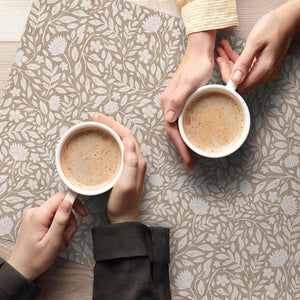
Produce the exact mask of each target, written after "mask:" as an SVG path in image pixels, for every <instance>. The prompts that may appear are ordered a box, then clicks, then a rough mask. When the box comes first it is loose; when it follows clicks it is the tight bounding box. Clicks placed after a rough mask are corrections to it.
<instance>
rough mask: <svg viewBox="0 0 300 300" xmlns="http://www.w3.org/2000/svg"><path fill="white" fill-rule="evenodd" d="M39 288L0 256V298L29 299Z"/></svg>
mask: <svg viewBox="0 0 300 300" xmlns="http://www.w3.org/2000/svg"><path fill="white" fill-rule="evenodd" d="M39 292H40V288H39V287H38V286H37V285H36V284H34V283H33V282H32V281H30V280H28V279H27V278H25V277H24V276H23V275H22V274H21V273H19V272H18V271H17V270H16V269H15V268H13V267H12V266H11V265H10V264H9V263H8V262H6V261H5V260H4V259H3V258H1V257H0V299H1V300H2V299H3V300H20V299H22V300H31V299H34V298H35V297H36V296H37V294H38V293H39Z"/></svg>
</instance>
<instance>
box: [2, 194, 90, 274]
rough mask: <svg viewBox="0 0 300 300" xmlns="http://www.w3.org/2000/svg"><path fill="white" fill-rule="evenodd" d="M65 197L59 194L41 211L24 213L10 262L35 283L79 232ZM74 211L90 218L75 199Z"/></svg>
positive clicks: (37, 208) (70, 205)
mask: <svg viewBox="0 0 300 300" xmlns="http://www.w3.org/2000/svg"><path fill="white" fill-rule="evenodd" d="M65 195H66V193H65V192H58V193H57V194H55V195H54V196H52V197H51V198H50V199H49V200H48V201H46V202H45V203H44V204H42V205H41V206H40V207H36V208H30V209H28V210H27V211H26V212H25V215H24V218H23V221H22V225H21V229H20V232H19V236H18V238H17V241H16V244H15V247H14V249H13V252H12V254H11V257H10V258H9V260H8V263H9V264H11V265H12V266H13V267H14V268H15V269H16V270H17V271H19V272H20V273H21V274H22V275H23V276H24V277H26V278H27V279H29V280H34V279H35V278H36V277H38V276H39V275H40V274H41V273H43V272H44V271H46V270H47V269H48V268H49V267H50V266H51V265H52V263H53V262H54V260H55V258H56V256H57V254H58V252H59V250H60V251H61V252H65V251H66V249H67V247H68V244H69V242H70V240H71V239H72V237H73V235H74V233H75V232H76V230H77V224H76V220H75V217H74V215H73V213H72V204H71V203H70V201H68V200H65V201H64V197H65ZM73 208H74V210H75V211H76V212H77V213H78V214H79V215H80V216H82V217H85V216H86V215H87V213H86V210H85V208H84V207H83V205H82V204H81V202H80V201H79V200H78V199H76V201H75V202H74V205H73Z"/></svg>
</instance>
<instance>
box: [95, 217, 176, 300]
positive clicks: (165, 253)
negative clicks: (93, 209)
mask: <svg viewBox="0 0 300 300" xmlns="http://www.w3.org/2000/svg"><path fill="white" fill-rule="evenodd" d="M92 235H93V243H94V256H95V260H96V264H95V268H94V290H93V299H94V300H98V299H101V300H106V299H107V300H111V299H114V300H144V299H145V300H146V299H147V300H148V299H149V300H150V299H151V300H156V299H157V300H169V299H171V294H170V282H169V266H168V265H169V229H168V228H161V227H147V226H145V225H143V224H141V223H136V222H126V223H118V224H110V225H104V226H100V227H96V228H93V229H92Z"/></svg>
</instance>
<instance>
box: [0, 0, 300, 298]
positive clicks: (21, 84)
mask: <svg viewBox="0 0 300 300" xmlns="http://www.w3.org/2000/svg"><path fill="white" fill-rule="evenodd" d="M222 36H224V35H219V37H222ZM226 38H228V39H229V40H230V42H231V44H232V45H233V46H234V48H235V49H236V50H238V51H241V49H242V47H243V42H242V41H241V40H238V39H236V38H233V37H230V36H226ZM185 44H186V38H185V34H184V27H183V24H182V22H181V20H179V19H177V18H174V17H170V16H167V15H164V14H161V13H158V12H154V11H152V10H149V9H146V8H142V7H140V6H137V5H133V4H131V3H127V2H124V1H120V0H119V1H117V0H116V1H112V0H106V1H91V0H82V1H79V0H74V1H66V0H48V1H41V0H35V1H34V3H33V7H32V9H31V11H30V14H29V17H28V21H27V26H26V29H25V32H24V34H23V37H22V40H21V43H20V47H19V50H18V52H17V54H16V59H15V63H14V65H13V67H12V71H11V75H10V79H9V82H8V84H7V88H6V90H5V93H4V97H3V99H2V100H1V101H0V107H1V109H0V128H1V133H0V164H1V168H0V200H1V206H0V236H1V237H3V238H6V239H9V240H13V241H14V240H15V239H16V237H17V233H18V229H19V227H20V223H21V220H22V215H23V213H24V211H25V210H26V209H27V208H29V207H33V206H37V205H40V204H42V203H43V202H44V201H45V200H46V199H48V198H49V197H50V196H51V195H52V194H54V193H55V192H57V191H58V190H59V189H63V188H64V186H63V185H62V183H61V181H60V179H59V177H58V174H57V172H56V170H55V165H54V151H55V146H56V143H57V141H58V139H59V137H60V136H61V135H62V134H63V133H64V132H65V131H66V130H67V129H68V128H69V127H70V126H71V125H73V124H75V123H78V122H81V121H86V120H90V119H91V116H92V114H93V113H94V112H102V113H104V114H106V115H108V116H111V117H113V118H114V119H116V120H117V121H119V122H121V123H123V124H124V125H125V126H127V127H129V128H130V129H131V130H132V132H133V134H134V135H135V137H136V138H137V140H138V142H139V144H140V146H141V151H142V153H143V154H144V156H145V157H146V158H147V161H148V170H147V174H146V180H145V188H144V193H143V198H142V205H141V220H142V222H144V223H145V224H147V225H154V226H168V227H170V228H171V240H170V247H171V262H170V277H171V290H172V292H174V293H176V294H180V295H182V296H186V297H188V298H191V299H273V298H274V299H297V298H298V299H300V264H299V260H300V241H299V237H300V216H299V193H300V192H299V190H300V167H299V156H300V155H299V154H300V108H299V103H300V59H299V58H296V57H292V56H287V58H286V60H285V63H284V66H283V69H282V72H281V76H280V78H279V79H278V80H276V81H275V82H273V83H269V84H267V85H264V86H263V87H261V88H259V89H257V90H255V91H253V92H251V93H248V94H247V95H245V99H246V101H247V103H248V104H249V108H250V111H251V118H252V125H251V132H250V135H249V137H248V139H247V141H246V143H245V144H244V146H243V147H242V148H241V149H240V150H239V151H238V152H236V153H235V154H233V155H231V156H230V157H227V158H223V159H217V160H212V159H205V158H200V157H197V158H196V168H195V170H194V171H193V172H188V171H186V170H185V168H184V165H183V163H182V161H181V159H180V157H179V155H178V154H177V153H176V151H175V150H174V148H173V146H172V145H171V144H170V142H169V141H168V139H167V137H166V134H165V129H164V124H163V117H162V112H161V109H160V105H159V96H160V94H161V93H162V92H163V90H164V89H165V87H166V85H167V84H168V82H169V80H170V79H171V77H172V75H173V73H174V72H175V70H176V68H177V66H178V64H179V63H180V61H181V58H182V55H183V53H184V49H185ZM211 82H214V83H216V82H217V83H221V79H220V76H219V75H218V72H217V70H215V72H214V74H213V77H212V80H211ZM106 198H107V194H106V195H102V196H97V197H92V198H83V201H84V204H85V206H86V207H87V209H88V211H89V216H88V217H87V218H85V219H79V218H78V222H79V229H78V232H77V233H76V235H75V236H74V239H73V241H72V243H71V244H70V247H69V250H68V251H67V253H66V254H65V255H64V257H67V258H68V259H70V260H73V261H76V262H79V263H82V264H88V265H91V266H92V265H93V263H94V262H93V256H92V242H91V234H90V228H91V227H92V226H95V225H97V224H100V223H101V222H103V219H104V218H103V214H104V213H103V211H104V208H105V199H106Z"/></svg>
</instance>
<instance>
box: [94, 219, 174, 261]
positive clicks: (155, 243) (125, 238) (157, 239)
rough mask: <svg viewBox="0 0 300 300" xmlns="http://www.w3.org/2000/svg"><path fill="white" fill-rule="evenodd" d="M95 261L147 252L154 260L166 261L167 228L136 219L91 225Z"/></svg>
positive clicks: (141, 254)
mask: <svg viewBox="0 0 300 300" xmlns="http://www.w3.org/2000/svg"><path fill="white" fill-rule="evenodd" d="M92 236H93V244H94V257H95V260H96V261H102V260H110V259H116V258H126V257H137V256H147V257H149V259H150V261H151V262H153V263H169V257H170V256H169V229H168V228H162V227H147V226H145V225H143V224H141V223H137V222H125V223H117V224H110V225H104V226H99V227H96V228H93V229H92Z"/></svg>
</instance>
